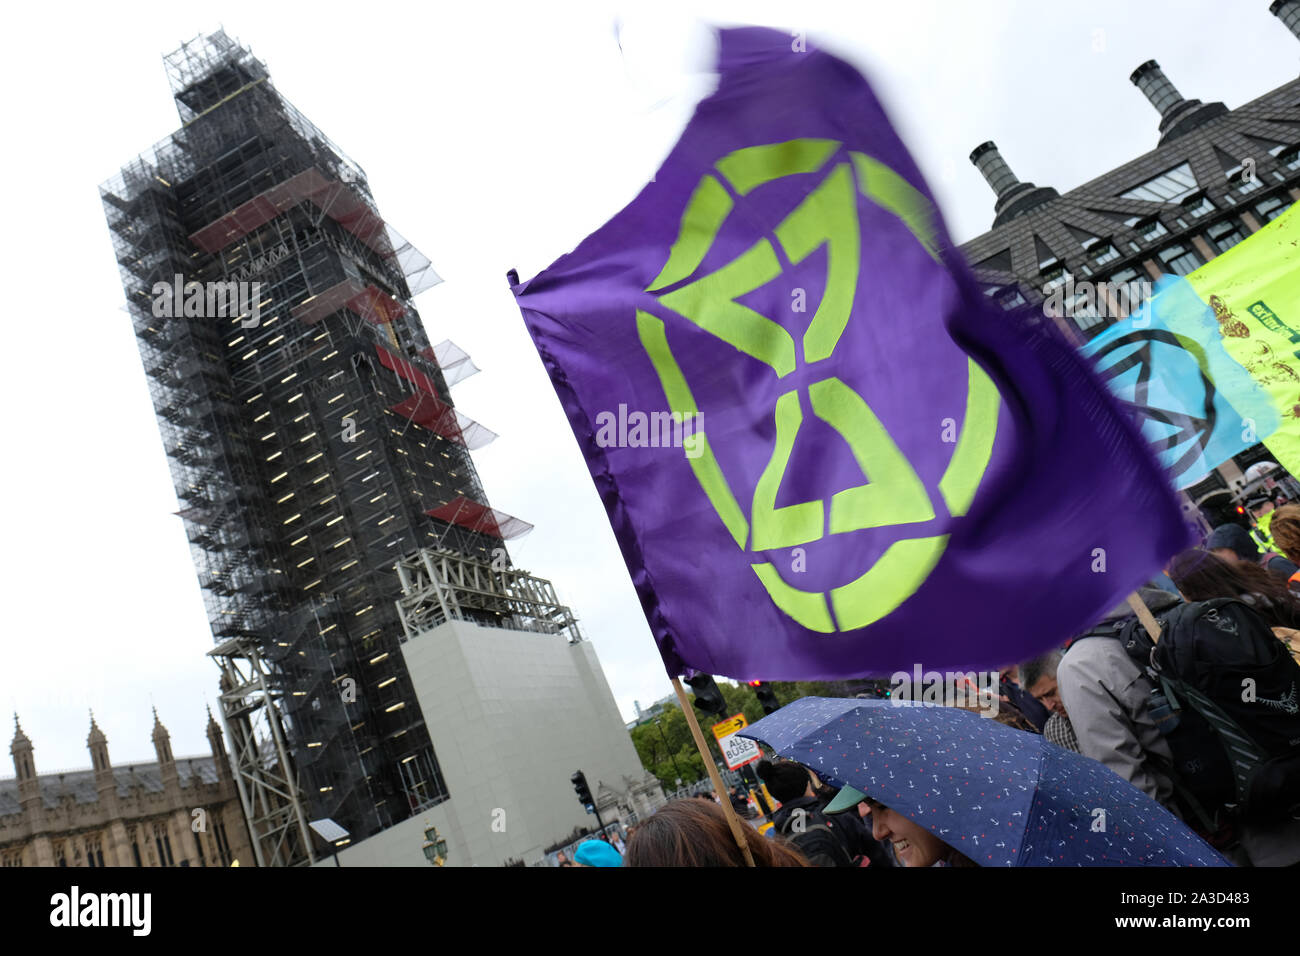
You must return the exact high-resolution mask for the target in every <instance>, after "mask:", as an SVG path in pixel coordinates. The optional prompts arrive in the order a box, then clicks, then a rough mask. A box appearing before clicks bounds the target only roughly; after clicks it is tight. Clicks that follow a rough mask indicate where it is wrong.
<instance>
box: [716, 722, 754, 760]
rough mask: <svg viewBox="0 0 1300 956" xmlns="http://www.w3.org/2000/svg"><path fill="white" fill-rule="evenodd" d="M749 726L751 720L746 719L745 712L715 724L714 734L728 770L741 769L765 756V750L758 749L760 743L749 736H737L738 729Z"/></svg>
mask: <svg viewBox="0 0 1300 956" xmlns="http://www.w3.org/2000/svg"><path fill="white" fill-rule="evenodd" d="M748 726H749V721H747V720H746V719H745V715H744V714H733V715H732V716H731V717H728V718H727V719H726V720H721V721H718V723H716V724H714V725H713V736H714V737H715V738H717V741H718V749H719V750H721V751H722V759H723V760H725V761H726V762H727V769H728V770H739V769H740V768H741V767H743V766H745V765H746V764H750V763H753V762H754V761H755V760H761V759H762V757H763V751H761V750H759V749H758V744H756V743H754V741H752V740H750V739H749V738H748V737H737V736H736V732H737V731H740V730H744V729H745V728H746V727H748Z"/></svg>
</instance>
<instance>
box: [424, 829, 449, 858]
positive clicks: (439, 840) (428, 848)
mask: <svg viewBox="0 0 1300 956" xmlns="http://www.w3.org/2000/svg"><path fill="white" fill-rule="evenodd" d="M421 849H422V850H424V858H425V859H426V860H428V861H429V862H430V863H432V864H433V865H434V866H444V865H446V863H447V840H446V839H445V838H444V837H442V836H440V835H439V834H438V828H437V827H435V826H427V827H425V828H424V845H423V846H422V847H421Z"/></svg>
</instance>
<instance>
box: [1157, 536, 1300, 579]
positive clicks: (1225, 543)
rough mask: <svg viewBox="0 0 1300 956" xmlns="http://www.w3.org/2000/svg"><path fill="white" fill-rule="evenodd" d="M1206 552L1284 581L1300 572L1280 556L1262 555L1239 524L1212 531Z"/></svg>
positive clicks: (1253, 540) (1207, 540)
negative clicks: (1271, 574) (1258, 568)
mask: <svg viewBox="0 0 1300 956" xmlns="http://www.w3.org/2000/svg"><path fill="white" fill-rule="evenodd" d="M1205 550H1206V551H1209V552H1210V553H1211V554H1213V555H1216V556H1217V557H1220V558H1222V559H1223V560H1224V561H1228V562H1231V563H1236V562H1240V563H1241V564H1247V565H1254V566H1255V567H1262V568H1265V569H1267V570H1268V571H1270V572H1272V573H1273V574H1274V575H1275V576H1276V577H1279V578H1281V579H1282V580H1283V581H1285V580H1287V579H1288V578H1290V577H1291V575H1293V574H1295V573H1296V572H1297V571H1300V567H1297V566H1296V565H1295V564H1294V563H1293V562H1291V561H1289V560H1287V559H1286V558H1284V557H1282V556H1281V555H1280V554H1272V555H1269V556H1267V557H1266V556H1265V555H1263V554H1260V551H1259V545H1258V544H1257V543H1256V542H1255V539H1254V538H1252V537H1251V536H1250V532H1249V531H1247V530H1246V529H1245V528H1243V527H1242V526H1241V525H1238V524H1221V525H1219V526H1218V527H1217V528H1215V529H1214V530H1213V531H1211V532H1210V535H1209V537H1207V538H1206V539H1205ZM1170 576H1171V577H1172V575H1170ZM1174 583H1175V584H1177V583H1178V582H1177V581H1175V582H1174Z"/></svg>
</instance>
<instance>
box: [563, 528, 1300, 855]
mask: <svg viewBox="0 0 1300 956" xmlns="http://www.w3.org/2000/svg"><path fill="white" fill-rule="evenodd" d="M1269 510H1270V511H1271V510H1272V509H1269ZM1269 517H1270V518H1271V520H1270V522H1269V523H1268V524H1267V526H1266V528H1267V534H1268V537H1267V538H1266V539H1265V540H1264V541H1263V542H1262V544H1263V546H1262V547H1261V542H1258V541H1257V540H1256V538H1255V537H1252V535H1251V533H1250V532H1248V531H1247V530H1246V529H1245V528H1242V527H1239V526H1237V525H1224V526H1221V527H1219V528H1216V529H1214V531H1213V532H1212V533H1211V534H1210V535H1209V536H1208V538H1207V539H1206V541H1205V543H1204V545H1203V546H1202V547H1200V548H1196V549H1192V550H1188V551H1184V552H1182V553H1180V554H1178V555H1175V556H1174V557H1173V558H1172V560H1170V562H1169V564H1168V567H1167V568H1166V569H1165V576H1163V577H1162V578H1161V579H1160V580H1159V581H1157V582H1152V586H1149V587H1146V588H1142V589H1140V591H1139V594H1140V597H1141V599H1142V603H1143V604H1145V605H1146V608H1147V609H1148V610H1149V611H1150V612H1151V615H1152V616H1153V617H1154V618H1155V619H1156V621H1157V622H1158V627H1159V628H1160V631H1159V639H1160V640H1161V642H1162V644H1164V645H1165V646H1164V647H1162V648H1161V650H1162V651H1163V652H1164V653H1165V654H1166V655H1173V654H1175V653H1177V654H1182V655H1184V657H1186V656H1187V655H1190V654H1192V653H1193V652H1195V653H1199V654H1206V653H1209V652H1208V651H1206V650H1205V648H1208V647H1211V646H1217V647H1219V648H1220V649H1219V651H1217V652H1216V653H1223V650H1222V648H1223V647H1225V646H1226V647H1228V649H1229V650H1228V653H1229V655H1230V656H1231V657H1232V659H1231V660H1230V661H1227V662H1226V663H1225V665H1224V667H1223V668H1222V671H1223V672H1224V673H1231V674H1233V675H1237V674H1241V673H1247V674H1258V675H1259V679H1260V681H1261V682H1262V683H1261V684H1260V687H1261V688H1272V689H1271V690H1266V691H1261V694H1263V693H1274V694H1276V695H1277V696H1276V697H1275V698H1267V697H1261V698H1259V699H1258V700H1256V698H1254V697H1250V698H1249V700H1247V698H1248V693H1247V692H1246V691H1243V690H1242V689H1241V687H1238V686H1237V685H1236V684H1233V683H1231V682H1230V683H1229V686H1227V687H1226V688H1222V689H1219V688H1217V687H1216V685H1214V684H1213V683H1212V682H1213V679H1214V677H1215V674H1214V671H1215V670H1216V668H1215V661H1214V659H1213V658H1212V657H1211V658H1208V659H1206V660H1200V661H1199V662H1198V661H1191V662H1190V663H1189V662H1187V661H1183V662H1179V661H1176V660H1175V659H1174V658H1172V657H1169V656H1166V657H1165V658H1163V660H1165V662H1166V669H1165V670H1164V671H1161V670H1160V669H1159V668H1158V667H1152V666H1149V664H1150V663H1151V662H1154V661H1156V660H1157V657H1156V654H1155V641H1154V639H1151V638H1147V637H1146V636H1145V635H1146V633H1147V632H1146V631H1145V630H1144V629H1143V628H1144V624H1143V622H1142V620H1141V619H1140V616H1139V615H1138V614H1137V610H1136V608H1134V607H1133V606H1132V605H1131V604H1130V603H1129V602H1128V601H1126V602H1125V603H1123V604H1121V605H1119V606H1118V607H1116V608H1115V609H1113V610H1112V611H1111V612H1110V613H1108V614H1107V615H1105V616H1104V617H1103V618H1102V619H1101V620H1100V621H1099V622H1097V624H1096V625H1095V626H1093V627H1091V628H1089V629H1088V630H1086V631H1084V632H1083V633H1081V634H1079V635H1077V636H1075V637H1074V638H1073V639H1071V640H1070V641H1068V642H1067V643H1066V644H1065V645H1064V646H1063V647H1060V648H1056V649H1053V650H1051V651H1049V652H1047V653H1045V654H1042V655H1040V656H1039V657H1036V658H1035V659H1033V660H1030V661H1026V662H1023V663H1021V664H1020V665H1018V666H1016V667H1008V668H1005V669H1004V670H1003V671H1002V673H1001V685H1000V687H999V694H1000V706H999V708H998V712H997V715H996V717H995V719H996V720H997V721H998V722H1000V723H1003V724H1007V725H1009V726H1011V727H1013V728H1015V729H1017V730H1019V731H1022V732H1025V733H1035V734H1041V735H1043V737H1044V738H1045V739H1046V740H1047V741H1048V742H1050V743H1051V744H1054V745H1055V746H1057V747H1060V748H1062V749H1064V750H1069V751H1074V752H1076V753H1078V754H1081V755H1082V756H1084V757H1086V758H1090V759H1091V760H1095V761H1097V762H1099V763H1101V764H1102V765H1104V766H1105V767H1107V768H1109V769H1110V770H1112V771H1114V773H1115V774H1117V775H1118V776H1119V777H1121V778H1123V779H1124V780H1126V781H1128V782H1129V783H1131V784H1132V785H1133V786H1134V787H1136V788H1137V789H1138V790H1140V791H1141V792H1142V793H1144V794H1146V795H1147V796H1149V797H1151V798H1152V799H1153V800H1154V801H1156V802H1157V803H1158V804H1160V805H1161V806H1162V807H1164V808H1165V809H1167V810H1169V811H1170V812H1171V813H1173V814H1174V815H1175V816H1177V817H1178V818H1179V819H1180V820H1181V821H1182V822H1183V823H1184V824H1185V825H1186V826H1187V827H1188V828H1190V829H1191V830H1193V831H1194V832H1195V833H1196V834H1198V835H1199V836H1200V837H1201V838H1202V839H1203V840H1205V841H1206V842H1207V843H1209V844H1210V845H1211V846H1212V847H1214V848H1215V849H1216V850H1217V851H1218V852H1219V853H1220V854H1222V855H1223V857H1224V858H1225V859H1227V860H1228V861H1229V862H1231V863H1233V864H1235V865H1238V866H1291V867H1300V749H1298V748H1297V746H1296V743H1295V742H1296V740H1297V739H1300V737H1297V736H1296V734H1298V733H1300V716H1297V714H1300V697H1298V695H1297V689H1296V683H1295V680H1294V677H1295V675H1296V674H1300V670H1297V664H1296V661H1297V660H1300V505H1290V504H1288V505H1285V506H1284V507H1281V508H1278V509H1277V510H1276V512H1274V513H1272V514H1270V516H1269ZM1157 585H1159V586H1157ZM1211 626H1213V627H1214V628H1217V630H1218V632H1220V633H1219V635H1218V638H1219V640H1220V643H1219V644H1218V645H1215V644H1214V641H1213V640H1209V643H1205V640H1207V639H1206V638H1205V632H1204V631H1200V632H1198V631H1197V630H1196V629H1197V628H1207V627H1211ZM1224 634H1228V635H1229V639H1228V640H1229V643H1228V644H1226V645H1225V644H1223V643H1222V641H1223V640H1224V638H1223V635H1224ZM1210 637H1211V638H1213V637H1214V635H1213V634H1211V635H1210ZM1144 642H1145V643H1144ZM1171 662H1172V663H1171ZM1174 664H1178V666H1182V667H1185V668H1193V669H1195V668H1196V667H1199V668H1200V669H1201V671H1204V672H1206V673H1199V672H1197V673H1189V674H1183V675H1180V674H1179V673H1178V671H1177V667H1175V666H1174ZM1242 668H1245V670H1243V669H1242ZM1251 668H1254V669H1253V670H1252V669H1251ZM1279 675H1280V676H1279ZM1179 678H1181V679H1183V680H1185V681H1187V682H1190V683H1192V684H1193V685H1195V683H1196V680H1198V679H1200V680H1201V681H1202V682H1203V683H1202V685H1201V686H1200V687H1193V688H1192V689H1191V690H1189V689H1188V688H1187V684H1186V683H1178V682H1177V680H1176V679H1179ZM1232 680H1234V681H1235V680H1236V677H1233V678H1232ZM1270 680H1271V681H1272V683H1268V682H1269V681H1270ZM1288 681H1290V691H1289V694H1288V693H1287V691H1286V687H1287V682H1288ZM1206 682H1208V683H1206ZM1240 683H1241V684H1242V685H1243V686H1244V685H1245V684H1247V683H1250V684H1251V686H1252V690H1251V693H1253V689H1254V677H1252V678H1250V680H1249V681H1245V680H1243V681H1241V682H1240ZM1192 690H1195V691H1196V693H1195V694H1193V693H1192ZM1197 695H1199V696H1197ZM1179 696H1187V697H1191V698H1193V699H1194V700H1195V701H1197V702H1198V703H1197V706H1196V707H1192V706H1190V705H1189V704H1188V702H1187V701H1179V700H1178V699H1177V698H1178V697H1179ZM1238 696H1239V697H1240V699H1241V701H1247V703H1248V704H1253V705H1256V706H1254V708H1253V709H1249V708H1248V709H1245V710H1243V709H1242V707H1241V703H1240V701H1238V700H1237V699H1235V698H1236V697H1238ZM1170 698H1173V700H1170ZM1202 698H1204V699H1205V700H1206V701H1208V702H1207V703H1205V704H1204V705H1202V704H1201V703H1199V702H1200V701H1201V700H1202ZM1261 705H1262V706H1261ZM1214 713H1217V714H1220V715H1223V717H1224V720H1225V721H1227V722H1228V726H1230V727H1233V728H1236V729H1237V730H1238V731H1241V732H1244V733H1245V734H1246V736H1248V737H1250V736H1252V734H1254V735H1255V736H1254V737H1252V740H1255V737H1258V740H1256V741H1255V742H1256V749H1257V750H1258V751H1261V752H1262V753H1257V754H1256V760H1257V762H1258V766H1257V767H1255V768H1253V769H1252V771H1251V774H1250V781H1251V782H1250V790H1249V793H1247V794H1243V793H1242V791H1241V788H1240V781H1241V775H1240V774H1238V775H1237V776H1236V777H1234V776H1233V775H1232V770H1231V769H1230V768H1229V765H1228V763H1227V761H1226V758H1224V756H1223V753H1222V751H1220V752H1219V753H1217V754H1216V753H1212V752H1211V751H1212V750H1213V749H1214V748H1218V747H1220V744H1219V743H1218V741H1217V740H1216V739H1215V738H1214V736H1213V734H1212V733H1211V734H1208V735H1207V734H1206V733H1202V734H1201V736H1200V737H1196V736H1195V734H1194V732H1193V731H1192V730H1190V729H1188V728H1193V727H1195V726H1201V725H1198V724H1197V721H1198V720H1201V719H1202V717H1198V715H1202V716H1203V715H1204V714H1211V719H1209V721H1208V723H1205V724H1204V726H1205V727H1208V726H1209V725H1210V724H1215V725H1216V726H1217V725H1218V723H1220V721H1218V719H1217V718H1215V717H1214V716H1213V714H1214ZM1260 714H1262V715H1264V716H1263V717H1257V716H1256V715H1260ZM1233 720H1236V721H1238V723H1232V721H1233ZM1253 720H1276V721H1283V722H1285V721H1290V724H1287V725H1286V726H1284V727H1281V730H1280V731H1278V732H1277V734H1275V736H1276V739H1271V738H1268V737H1267V734H1266V733H1265V732H1264V731H1260V732H1259V733H1258V734H1256V733H1255V732H1256V729H1257V725H1256V724H1252V723H1251V721H1253ZM1180 726H1182V728H1183V730H1182V732H1181V733H1180V732H1179V729H1178V728H1179V727H1180ZM1275 726H1281V725H1275ZM1242 728H1244V731H1242ZM1288 735H1290V736H1289V737H1288ZM1207 741H1208V743H1207ZM1260 741H1263V742H1262V743H1261V742H1260ZM1197 747H1199V748H1201V750H1199V751H1198V750H1196V749H1195V748H1197ZM1189 754H1190V757H1189ZM757 769H758V774H759V776H760V777H761V778H762V780H763V781H764V783H765V785H766V787H767V790H768V792H769V793H770V795H771V796H772V797H773V798H775V800H776V801H779V807H778V809H776V811H775V813H774V814H772V815H771V817H770V820H771V824H772V826H771V827H770V828H765V830H769V831H770V832H767V833H766V834H765V835H761V836H760V835H759V834H758V833H757V832H756V831H753V830H752V829H751V830H750V831H749V838H748V839H747V841H746V842H747V843H748V845H749V852H750V854H751V856H752V859H753V862H754V864H755V865H758V866H838V867H844V866H856V867H885V868H890V867H895V866H901V867H917V866H975V865H977V864H975V863H974V862H972V860H971V859H969V858H968V857H967V856H966V855H964V854H962V853H961V852H959V851H958V850H956V849H954V847H953V846H951V845H950V843H949V842H945V841H944V840H941V839H940V838H939V836H938V835H936V833H935V832H934V830H933V829H932V828H928V827H926V826H924V825H922V824H921V823H918V822H917V821H916V820H913V819H910V818H909V817H908V816H907V815H906V814H904V813H901V812H897V811H896V810H895V809H891V808H890V807H888V806H886V805H885V804H883V803H881V802H880V801H879V800H877V799H875V798H873V797H871V796H870V795H868V794H865V793H861V792H859V791H856V790H854V789H853V788H851V787H844V788H842V789H840V790H838V791H836V790H834V789H832V788H829V787H826V786H825V785H824V784H822V783H821V781H820V780H819V779H818V778H817V775H816V774H815V773H814V772H812V771H811V770H810V769H809V768H808V767H806V766H803V765H801V764H799V763H795V762H793V761H790V760H781V759H777V760H767V759H764V760H763V761H762V762H760V763H759V765H758V768H757ZM1216 773H1217V774H1218V775H1219V776H1218V778H1217V779H1215V778H1214V775H1215V774H1216ZM730 799H731V801H732V803H733V805H734V806H736V807H737V809H741V810H743V808H744V807H745V801H744V799H743V798H742V797H739V796H738V795H736V794H735V793H734V792H733V793H732V794H731V795H730ZM953 842H957V841H953ZM584 846H586V844H584ZM607 850H608V851H609V852H608V853H607V852H606V851H607ZM609 853H614V856H610V855H609ZM597 854H599V855H600V856H601V857H602V858H603V859H605V860H606V861H607V862H605V863H599V862H587V863H582V864H581V865H622V866H634V867H636V866H742V865H747V864H746V861H745V858H744V855H743V853H742V851H741V849H740V847H739V845H738V843H737V840H736V839H735V836H734V834H733V833H732V831H731V827H730V821H729V820H728V818H727V815H726V814H725V812H724V810H723V808H722V806H721V805H720V804H719V803H717V802H715V801H714V799H711V798H710V797H709V795H705V799H704V800H695V799H680V800H675V801H672V802H670V803H669V804H668V805H667V806H666V807H664V808H663V809H661V810H659V811H658V812H657V813H656V814H654V815H653V816H651V817H650V818H649V819H647V820H644V821H642V822H641V823H639V824H638V825H637V826H636V827H635V830H634V831H633V832H631V833H630V834H629V838H628V841H627V845H626V851H625V852H624V853H621V854H619V853H617V851H614V850H613V849H612V848H610V847H608V845H605V847H604V848H603V849H602V847H600V846H596V847H593V848H592V849H591V850H589V851H587V853H586V854H583V852H582V850H581V848H580V850H579V856H584V855H585V856H586V857H587V858H588V859H591V860H594V859H595V857H596V855H597ZM616 859H617V862H615V860H616Z"/></svg>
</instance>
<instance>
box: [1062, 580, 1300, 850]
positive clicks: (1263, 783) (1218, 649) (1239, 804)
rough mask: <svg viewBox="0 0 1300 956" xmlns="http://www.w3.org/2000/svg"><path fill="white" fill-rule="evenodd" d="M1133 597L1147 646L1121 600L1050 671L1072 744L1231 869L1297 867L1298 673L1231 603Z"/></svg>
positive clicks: (1265, 631)
mask: <svg viewBox="0 0 1300 956" xmlns="http://www.w3.org/2000/svg"><path fill="white" fill-rule="evenodd" d="M1140 596H1141V597H1142V599H1143V601H1144V603H1146V605H1147V607H1148V609H1149V610H1150V611H1151V613H1152V615H1154V616H1155V618H1156V619H1157V621H1158V622H1159V623H1160V625H1161V631H1160V639H1159V641H1158V642H1153V641H1152V640H1151V638H1150V636H1149V635H1148V634H1147V632H1146V630H1145V628H1144V627H1143V626H1142V625H1141V623H1140V622H1139V621H1138V620H1137V617H1136V615H1135V614H1134V613H1133V611H1132V609H1131V608H1130V607H1129V606H1128V604H1127V602H1126V603H1125V604H1122V605H1120V606H1119V607H1117V608H1115V609H1114V610H1113V611H1111V612H1110V613H1109V614H1107V615H1106V617H1105V618H1103V619H1102V621H1101V622H1099V624H1098V625H1096V626H1095V627H1093V628H1091V629H1089V630H1088V631H1086V632H1084V633H1083V634H1081V635H1080V636H1079V637H1078V638H1076V639H1075V640H1074V641H1073V642H1072V643H1071V645H1070V648H1069V650H1068V651H1067V652H1066V654H1065V657H1064V658H1063V659H1062V661H1061V663H1060V666H1059V668H1058V670H1057V682H1058V688H1059V693H1060V696H1061V700H1062V703H1063V704H1064V706H1065V708H1066V709H1067V711H1068V712H1069V714H1070V718H1071V723H1072V724H1073V726H1074V729H1075V732H1076V734H1077V735H1078V738H1079V749H1080V752H1081V753H1083V754H1084V755H1085V756H1088V757H1092V758H1093V759H1095V760H1098V761H1099V762H1101V763H1102V764H1104V765H1106V766H1108V767H1110V768H1111V769H1112V770H1114V771H1115V772H1116V773H1118V774H1119V775H1120V776H1121V777H1123V778H1124V779H1125V780H1128V781H1129V782H1130V783H1132V784H1133V785H1134V786H1136V787H1137V788H1138V789H1139V790H1142V791H1143V792H1145V793H1146V794H1148V795H1149V796H1151V797H1152V798H1154V799H1155V800H1157V801H1158V802H1160V803H1162V804H1164V805H1165V806H1166V807H1167V808H1168V809H1169V810H1171V811H1172V812H1174V813H1175V814H1177V815H1178V816H1180V817H1182V818H1183V819H1184V821H1185V822H1186V823H1187V824H1188V825H1189V826H1192V827H1193V828H1195V829H1197V830H1198V831H1199V832H1200V833H1201V835H1202V836H1204V837H1205V838H1206V839H1207V840H1209V841H1210V842H1211V843H1212V844H1213V845H1215V847H1216V848H1217V849H1219V850H1220V852H1222V853H1223V854H1224V855H1225V856H1227V857H1228V858H1229V859H1231V860H1232V861H1233V862H1234V863H1237V864H1238V865H1249V866H1293V865H1296V864H1297V863H1300V667H1298V666H1297V665H1296V662H1295V661H1294V660H1293V659H1292V658H1291V656H1290V655H1289V654H1288V653H1286V650H1285V648H1284V646H1283V645H1282V643H1281V642H1280V641H1279V640H1278V639H1277V638H1276V637H1275V636H1274V635H1273V633H1272V631H1271V630H1270V628H1269V626H1268V623H1267V622H1266V621H1265V620H1264V619H1263V618H1262V617H1261V616H1260V615H1259V614H1257V613H1256V612H1255V611H1254V610H1253V609H1252V608H1251V607H1250V606H1248V605H1246V604H1244V603H1242V602H1241V601H1240V600H1237V599H1235V598H1216V599H1214V600H1211V601H1203V602H1195V603H1190V604H1188V603H1184V602H1180V601H1178V600H1177V599H1176V598H1175V597H1174V596H1173V595H1170V594H1168V593H1167V592H1163V591H1158V590H1154V589H1144V590H1142V591H1141V592H1140ZM1229 743H1230V744H1231V746H1229Z"/></svg>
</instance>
